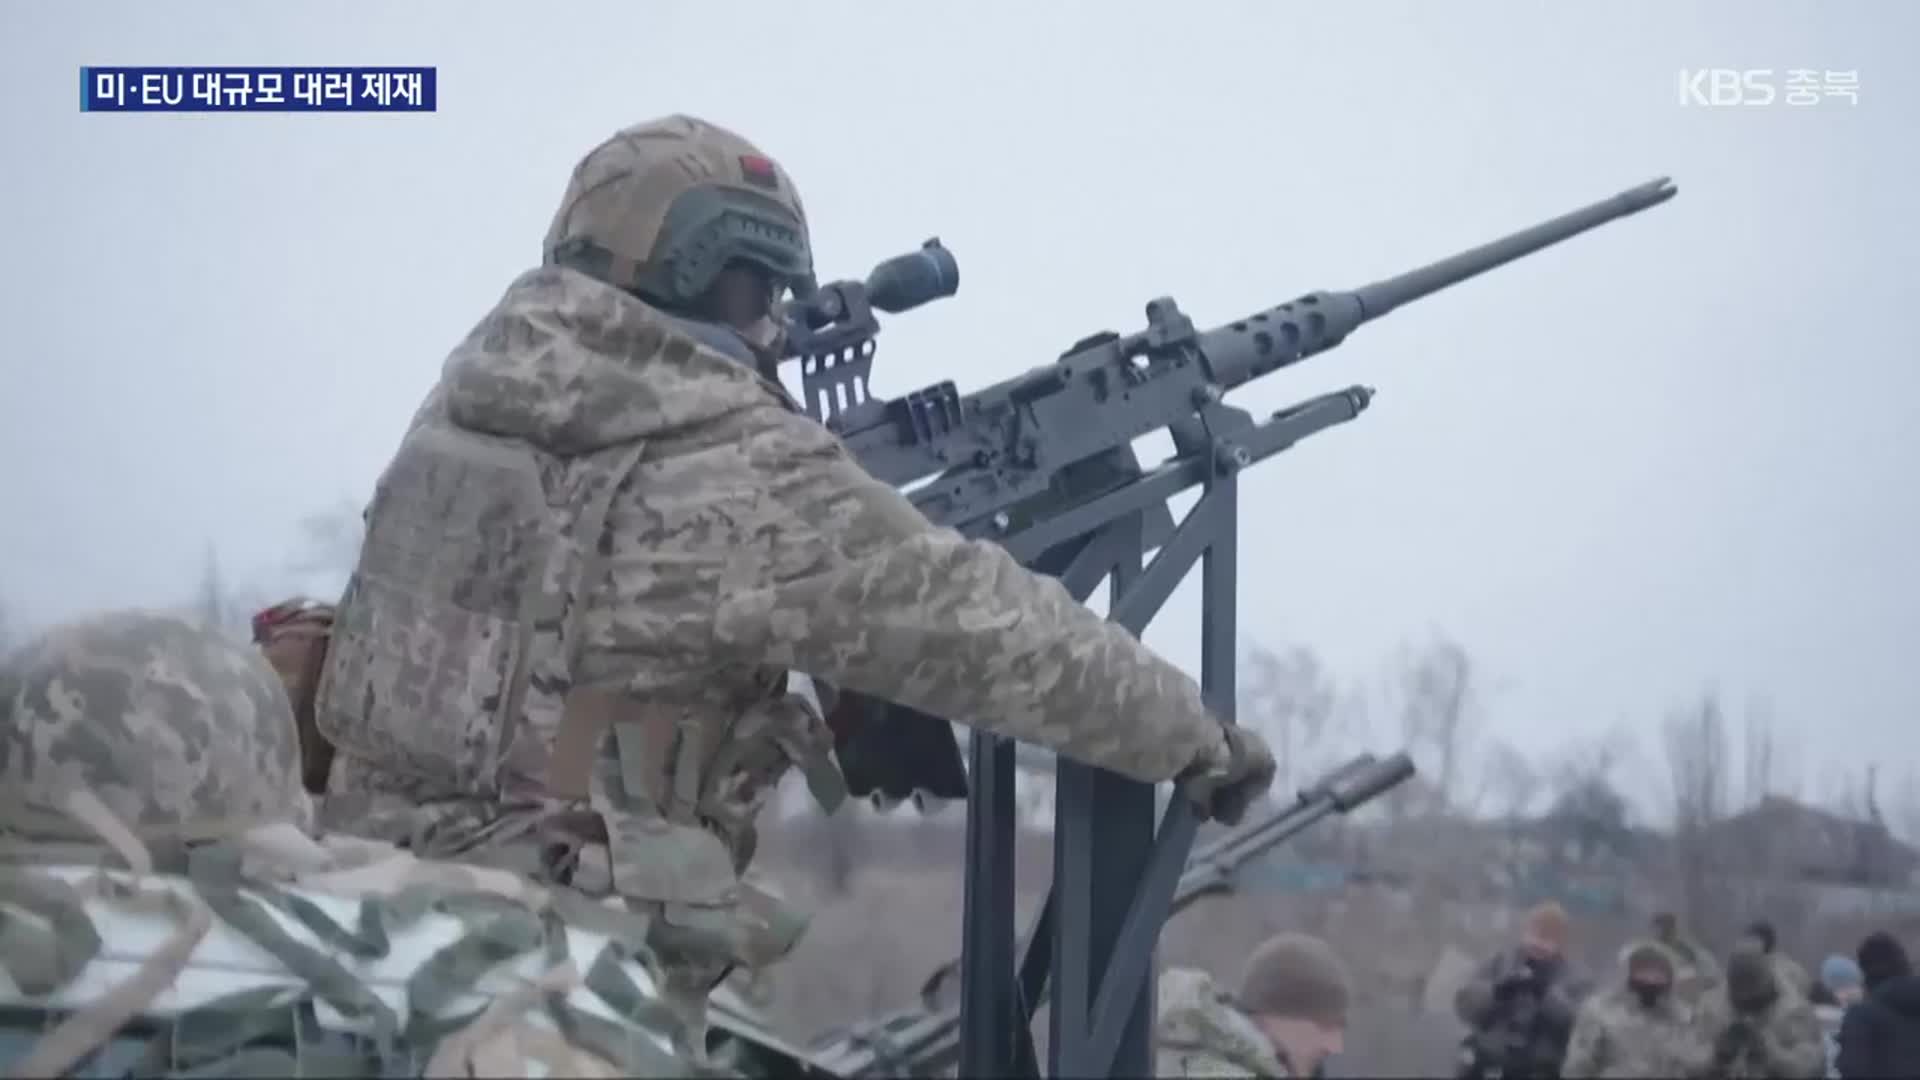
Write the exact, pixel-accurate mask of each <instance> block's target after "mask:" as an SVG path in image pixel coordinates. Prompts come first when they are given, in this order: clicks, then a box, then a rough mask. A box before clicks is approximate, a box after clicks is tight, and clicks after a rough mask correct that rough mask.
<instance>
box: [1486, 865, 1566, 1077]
mask: <svg viewBox="0 0 1920 1080" xmlns="http://www.w3.org/2000/svg"><path fill="white" fill-rule="evenodd" d="M1568 929H1569V927H1568V920H1567V913H1566V910H1565V909H1564V908H1562V907H1561V906H1560V905H1559V904H1556V903H1551V902H1549V903H1545V904H1541V905H1539V906H1538V907H1536V908H1534V909H1533V910H1532V911H1530V912H1528V913H1527V918H1526V921H1525V922H1524V924H1523V925H1522V928H1521V933H1520V943H1519V945H1518V946H1517V947H1516V948H1512V949H1508V950H1504V951H1502V952H1499V953H1496V954H1495V955H1494V956H1492V957H1490V958H1489V959H1488V960H1487V962H1486V963H1485V964H1484V965H1483V966H1482V967H1481V969H1480V971H1479V972H1478V973H1476V974H1475V975H1474V977H1473V978H1471V979H1469V980H1468V981H1467V982H1466V984H1465V985H1463V986H1462V987H1461V988H1460V989H1459V991H1458V992H1457V993H1456V994H1455V995H1454V1000H1453V1008H1454V1012H1455V1014H1457V1015H1458V1016H1459V1018H1460V1021H1461V1023H1463V1024H1465V1025H1467V1029H1468V1034H1467V1036H1466V1038H1465V1039H1464V1040H1463V1041H1462V1042H1461V1054H1460V1058H1461V1061H1460V1066H1461V1067H1460V1075H1461V1076H1462V1077H1493V1076H1507V1077H1551V1076H1555V1075H1557V1074H1558V1071H1559V1068H1560V1060H1561V1058H1563V1057H1565V1056H1566V1053H1567V1039H1568V1037H1569V1036H1571V1035H1572V1033H1573V1019H1574V1012H1575V1010H1576V1009H1577V1008H1578V1007H1579V1003H1580V1000H1581V999H1582V998H1583V997H1584V996H1585V991H1586V987H1585V986H1584V985H1582V984H1581V981H1580V980H1578V979H1576V978H1575V977H1573V976H1572V975H1571V974H1570V973H1569V972H1568V970H1567V959H1566V947H1567V934H1568Z"/></svg>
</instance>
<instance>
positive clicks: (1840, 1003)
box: [1808, 953, 1866, 1077]
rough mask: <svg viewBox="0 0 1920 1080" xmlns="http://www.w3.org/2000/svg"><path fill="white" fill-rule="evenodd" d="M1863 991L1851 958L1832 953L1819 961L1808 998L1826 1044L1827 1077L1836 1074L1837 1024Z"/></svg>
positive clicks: (1838, 1056) (1862, 983)
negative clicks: (1818, 974) (1818, 967)
mask: <svg viewBox="0 0 1920 1080" xmlns="http://www.w3.org/2000/svg"><path fill="white" fill-rule="evenodd" d="M1865 994H1866V985H1865V980H1864V977H1863V976H1862V975H1861V974H1860V965H1859V964H1856V963H1854V962H1853V958H1852V957H1850V956H1841V955H1839V954H1838V953H1835V954H1833V955H1831V956H1829V957H1827V958H1826V959H1825V960H1823V961H1821V963H1820V981H1819V982H1817V983H1815V984H1814V987H1813V993H1811V994H1809V995H1808V1000H1810V1001H1812V1002H1813V1016H1814V1019H1816V1020H1818V1021H1820V1037H1821V1039H1822V1040H1823V1041H1824V1042H1825V1043H1826V1047H1827V1076H1828V1077H1838V1076H1839V1075H1840V1025H1841V1023H1842V1022H1843V1021H1844V1020H1845V1019H1846V1015H1847V1010H1848V1009H1850V1008H1852V1007H1853V1005H1854V1003H1855V1002H1858V1001H1859V1000H1860V999H1861V997H1863V996H1864V995H1865Z"/></svg>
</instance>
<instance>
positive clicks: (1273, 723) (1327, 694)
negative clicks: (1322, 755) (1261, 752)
mask: <svg viewBox="0 0 1920 1080" xmlns="http://www.w3.org/2000/svg"><path fill="white" fill-rule="evenodd" d="M1243 664H1244V667H1243V668H1242V670H1243V671H1245V673H1246V675H1245V677H1244V679H1243V681H1242V687H1241V690H1240V702H1239V705H1240V722H1241V723H1242V724H1245V725H1247V726H1248V727H1251V728H1253V729H1254V730H1256V731H1259V732H1260V733H1261V734H1262V735H1264V736H1266V739H1267V743H1268V745H1269V746H1270V747H1271V748H1272V750H1273V756H1274V760H1275V762H1276V764H1277V765H1278V772H1277V781H1276V782H1277V786H1278V787H1279V789H1280V790H1283V791H1284V790H1287V789H1288V788H1289V787H1291V785H1292V784H1294V783H1295V782H1297V781H1301V780H1304V779H1305V778H1306V777H1308V776H1309V775H1311V774H1312V773H1314V772H1315V771H1316V770H1317V769H1318V768H1319V767H1320V765H1321V762H1320V761H1319V760H1318V757H1319V755H1318V754H1317V753H1316V751H1317V750H1318V749H1319V747H1320V744H1321V742H1322V740H1323V738H1324V737H1325V735H1326V734H1327V728H1328V721H1329V719H1330V718H1331V717H1332V716H1333V714H1334V710H1335V708H1336V706H1337V704H1338V701H1339V694H1338V693H1337V692H1336V691H1335V689H1334V685H1333V680H1332V679H1331V678H1330V677H1329V676H1328V675H1327V672H1326V669H1325V668H1324V667H1323V666H1322V665H1321V663H1320V658H1319V657H1317V656H1315V655H1314V654H1313V652H1312V651H1311V650H1309V649H1305V648H1302V647H1299V646H1295V647H1293V648H1289V649H1286V650H1283V651H1275V650H1272V649H1269V648H1266V647H1265V646H1262V645H1258V644H1253V645H1249V646H1248V648H1247V652H1246V657H1245V659H1244V661H1243Z"/></svg>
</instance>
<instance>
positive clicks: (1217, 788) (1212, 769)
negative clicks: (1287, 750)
mask: <svg viewBox="0 0 1920 1080" xmlns="http://www.w3.org/2000/svg"><path fill="white" fill-rule="evenodd" d="M1221 734H1222V735H1224V736H1226V740H1227V760H1226V761H1225V763H1224V764H1222V763H1216V762H1201V763H1197V764H1196V765H1195V766H1194V767H1193V768H1192V769H1189V770H1188V773H1189V775H1187V776H1186V777H1184V778H1182V780H1181V787H1182V789H1183V790H1185V792H1186V794H1187V798H1188V799H1189V800H1191V801H1192V802H1193V804H1194V807H1195V808H1196V809H1197V810H1199V811H1200V816H1201V817H1203V818H1207V819H1210V820H1213V821H1219V822H1222V823H1224V824H1227V825H1238V824H1239V823H1240V818H1241V816H1242V815H1244V814H1245V813H1246V812H1247V807H1249V806H1251V805H1253V801H1254V800H1255V799H1257V798H1259V797H1260V796H1261V795H1262V794H1263V793H1265V792H1266V790H1267V788H1269V787H1271V786H1272V785H1273V774H1274V763H1273V751H1271V750H1269V749H1267V743H1266V740H1264V739H1262V738H1261V737H1260V736H1259V734H1258V733H1256V732H1253V731H1249V730H1248V729H1246V728H1243V727H1238V726H1236V725H1234V724H1222V725H1221Z"/></svg>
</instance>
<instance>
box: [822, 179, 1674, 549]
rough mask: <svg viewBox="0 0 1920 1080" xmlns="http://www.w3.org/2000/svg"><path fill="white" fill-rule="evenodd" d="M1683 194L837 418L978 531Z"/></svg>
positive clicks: (934, 505) (869, 461) (925, 508)
mask: <svg viewBox="0 0 1920 1080" xmlns="http://www.w3.org/2000/svg"><path fill="white" fill-rule="evenodd" d="M1677 190H1678V189H1676V188H1675V187H1674V186H1673V185H1672V183H1671V181H1669V180H1667V179H1664V178H1662V179H1659V180H1654V181H1650V182H1648V183H1645V184H1642V185H1640V186H1639V187H1636V188H1632V189H1630V190H1628V191H1624V192H1622V193H1620V194H1619V195H1616V196H1614V197H1613V198H1611V199H1606V200H1603V201H1601V202H1597V203H1594V204H1593V205H1591V206H1587V207H1583V208H1581V209H1579V210H1575V211H1573V212H1572V213H1570V214H1564V215H1562V216H1560V217H1557V218H1554V219H1552V220H1550V221H1545V222H1542V223H1540V224H1538V225H1534V226H1533V227H1531V228H1529V229H1524V230H1522V231H1520V232H1517V233H1514V234H1513V235H1511V236H1507V237H1504V238H1502V239H1499V240H1495V241H1493V242H1492V243H1489V244H1483V245H1481V246H1480V247H1477V248H1473V249H1472V250H1470V251H1466V252H1462V253H1460V254H1458V255H1454V256H1453V257H1451V258H1447V259H1442V260H1440V261H1439V262H1436V263H1433V264H1431V265H1429V266H1424V267H1421V268H1419V269H1417V270H1412V271H1409V272H1407V273H1404V274H1400V275H1398V276H1395V277H1390V278H1386V279H1384V280H1382V281H1377V282H1374V283H1373V284H1371V285H1367V286H1363V287H1361V288H1359V289H1356V290H1353V291H1351V292H1318V293H1311V294H1309V295H1307V296H1303V297H1301V298H1299V299H1297V300H1292V301H1289V302H1287V303H1284V304H1281V305H1279V306H1277V307H1273V308H1270V309H1268V310H1266V311H1262V312H1259V313H1257V314H1254V315H1251V316H1249V317H1247V318H1244V319H1240V320H1238V321H1236V322H1233V323H1229V324H1227V325H1225V326H1221V327H1217V328H1215V329H1212V330H1205V331H1200V330H1196V329H1195V327H1194V324H1193V322H1192V320H1190V319H1189V318H1187V316H1186V315H1185V314H1183V313H1182V312H1181V311H1180V309H1179V307H1178V306H1177V305H1175V304H1174V302H1173V301H1172V300H1171V299H1167V298H1161V299H1157V300H1154V301H1152V302H1150V303H1148V304H1147V327H1146V329H1144V330H1140V331H1137V332H1135V333H1132V334H1127V335H1121V334H1116V333H1103V334H1095V335H1093V336H1091V337H1088V338H1085V339H1083V340H1081V341H1080V342H1078V343H1076V344H1075V345H1073V346H1072V347H1071V348H1070V349H1068V350H1067V352H1066V353H1065V354H1064V355H1063V356H1061V357H1060V359H1059V360H1057V361H1055V362H1053V363H1051V364H1047V365H1043V366H1041V367H1037V368H1033V369H1032V370H1030V371H1028V372H1026V373H1025V374H1022V375H1016V376H1014V377H1012V378H1010V379H1006V380H1003V381H1001V382H998V383H995V384H993V385H991V386H987V387H984V388H982V389H980V390H976V391H974V392H972V393H969V394H964V395H963V394H961V393H960V392H959V391H958V390H957V389H956V388H955V387H954V384H953V383H952V382H943V383H938V384H935V385H933V386H929V387H925V388H923V389H921V390H916V391H913V392H912V393H908V394H906V395H903V396H901V397H898V398H894V399H892V400H890V401H879V400H867V401H865V402H864V403H862V404H861V405H859V406H857V407H854V408H850V409H847V410H845V411H842V412H839V413H836V414H834V415H833V416H832V418H831V420H830V421H829V423H828V426H829V427H831V428H832V429H833V430H834V431H835V432H836V433H837V434H839V435H840V436H841V438H842V440H843V441H844V442H845V443H846V445H847V448H848V449H849V450H850V451H852V453H853V455H854V457H856V458H857V459H859V461H860V464H861V465H862V466H863V467H864V468H865V469H866V470H867V471H868V472H869V473H871V474H873V476H874V477H876V478H877V479H879V480H880V481H882V482H883V483H887V484H891V485H893V486H895V487H905V486H908V485H913V484H916V483H918V482H920V481H923V480H927V479H929V478H935V477H937V480H936V481H935V482H933V483H929V484H925V485H924V486H923V487H921V488H920V489H919V490H917V491H915V492H914V493H912V494H911V495H910V496H909V497H910V498H911V499H912V501H913V503H914V505H915V506H916V507H918V508H919V509H920V511H921V512H922V513H924V514H926V515H927V516H928V517H929V518H931V519H933V520H934V521H935V522H937V523H939V524H942V525H949V526H952V527H954V528H957V529H960V530H961V531H962V532H968V533H970V534H971V533H977V532H979V529H980V523H982V522H986V521H988V520H990V519H991V518H992V517H993V516H994V515H995V514H997V513H999V512H1001V511H1005V510H1009V509H1011V508H1013V507H1016V506H1018V505H1022V504H1025V503H1026V502H1027V500H1029V499H1032V498H1033V497H1035V496H1037V495H1040V494H1041V493H1042V492H1045V491H1047V490H1048V488H1049V486H1050V485H1052V484H1053V482H1054V480H1055V479H1056V478H1057V477H1059V476H1060V475H1061V474H1062V472H1063V471H1065V470H1067V469H1070V468H1072V467H1074V466H1076V465H1078V464H1080V463H1082V462H1087V461H1091V460H1093V459H1095V458H1097V457H1100V456H1101V455H1106V454H1110V453H1113V452H1115V451H1118V450H1121V449H1122V448H1125V447H1129V446H1130V445H1131V444H1132V442H1133V440H1135V439H1138V438H1140V437H1142V436H1145V435H1148V434H1150V433H1152V432H1155V431H1160V430H1163V429H1169V428H1177V426H1178V425H1180V424H1182V423H1184V422H1185V421H1187V420H1189V419H1191V418H1192V417H1194V416H1195V414H1196V412H1197V411H1198V410H1200V409H1201V408H1203V407H1204V406H1205V405H1206V404H1207V403H1212V402H1217V401H1219V399H1220V395H1221V394H1222V393H1224V392H1225V391H1229V390H1232V389H1233V388H1234V387H1237V386H1240V385H1241V384H1243V383H1246V382H1249V381H1251V380H1253V379H1257V378H1259V377H1260V376H1262V375H1266V374H1268V373H1269V372H1272V371H1275V370H1278V369H1279V368H1282V367H1286V366H1287V365H1289V364H1293V363H1297V362H1298V361H1300V360H1303V359H1305V358H1307V357H1309V356H1312V355H1314V354H1316V353H1320V352H1325V351H1326V350H1328V349H1331V348H1333V347H1334V346H1336V345H1339V344H1340V343H1341V342H1342V341H1344V340H1345V339H1346V336H1347V335H1348V334H1350V333H1352V332H1353V331H1354V330H1355V329H1356V328H1358V327H1359V326H1360V325H1361V324H1362V323H1365V322H1368V321H1370V320H1372V319H1376V318H1379V317H1380V316H1381V315H1384V314H1386V313H1387V312H1389V311H1392V310H1393V309H1394V308H1396V307H1398V306H1400V305H1402V304H1405V303H1407V302H1409V301H1411V300H1417V299H1419V298H1421V297H1423V296H1428V295H1430V294H1432V293H1434V292H1436V291H1438V290H1440V289H1444V288H1446V287H1447V286H1449V285H1454V284H1458V283H1459V282H1461V281H1465V280H1466V279H1468V278H1471V277H1475V276H1478V275H1480V274H1483V273H1486V272H1487V271H1489V270H1492V269H1494V268H1496V267H1499V266H1502V265H1504V264H1506V263H1509V262H1512V261H1513V260H1515V259H1518V258H1521V257H1522V256H1525V255H1530V254H1532V253H1534V252H1537V251H1539V250H1541V249H1542V248H1546V247H1550V246H1552V245H1554V244H1557V243H1560V242H1561V241H1563V240H1566V239H1568V238H1570V237H1573V236H1577V235H1579V234H1580V233H1583V232H1586V231H1588V230H1590V229H1595V228H1598V227H1599V226H1601V225H1604V224H1606V223H1608V222H1610V221H1614V220H1617V219H1619V218H1622V217H1626V216H1628V215H1631V214H1637V213H1639V212H1640V211H1642V210H1645V209H1647V208H1648V207H1652V206H1657V205H1659V204H1660V203H1663V202H1665V201H1667V200H1668V199H1671V198H1673V196H1674V195H1675V194H1676V192H1677ZM922 272H923V273H924V272H925V271H922ZM1342 397H1343V398H1344V399H1345V400H1347V401H1351V402H1353V403H1354V404H1355V407H1354V408H1352V409H1350V410H1348V411H1347V414H1346V415H1345V416H1343V417H1341V418H1340V419H1350V418H1351V417H1352V416H1353V415H1354V414H1356V413H1357V412H1358V410H1359V408H1361V407H1364V405H1365V402H1364V401H1363V400H1361V399H1360V397H1359V395H1358V394H1355V393H1348V394H1345V395H1342ZM816 415H820V416H825V415H826V414H825V413H822V412H817V413H816ZM1336 422H1337V421H1336ZM1321 426H1325V425H1324V424H1323V425H1321ZM1316 430H1317V428H1316ZM1300 434H1311V431H1307V432H1302V433H1300ZM1296 437H1298V435H1289V436H1288V438H1285V439H1281V440H1280V442H1282V443H1286V442H1288V441H1290V439H1291V438H1296ZM1255 456H1257V455H1255Z"/></svg>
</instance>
